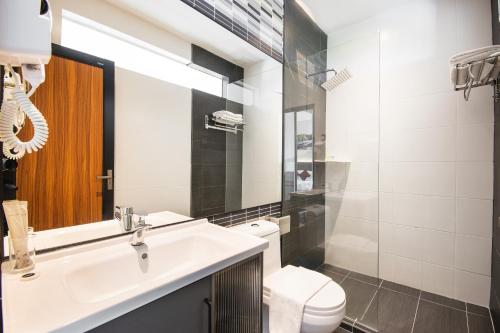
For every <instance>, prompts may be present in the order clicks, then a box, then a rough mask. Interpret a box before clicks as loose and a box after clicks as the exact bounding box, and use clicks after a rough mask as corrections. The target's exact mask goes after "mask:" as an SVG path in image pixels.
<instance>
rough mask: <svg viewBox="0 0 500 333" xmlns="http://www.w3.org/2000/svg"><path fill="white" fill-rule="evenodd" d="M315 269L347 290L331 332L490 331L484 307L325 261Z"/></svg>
mask: <svg viewBox="0 0 500 333" xmlns="http://www.w3.org/2000/svg"><path fill="white" fill-rule="evenodd" d="M318 271H320V272H321V273H323V274H325V275H328V276H329V277H331V278H332V279H333V280H334V281H335V282H337V283H339V284H340V285H341V286H342V287H343V288H344V290H345V292H346V298H347V308H346V319H345V321H344V323H343V325H342V327H340V328H339V329H337V330H336V331H335V332H334V333H346V332H352V331H354V332H380V333H493V328H492V326H491V320H490V313H489V310H488V309H487V308H483V307H480V306H477V305H473V304H468V303H465V302H461V301H457V300H454V299H450V298H446V297H443V296H439V295H435V294H431V293H428V292H425V291H421V290H418V289H414V288H410V287H406V286H403V285H400V284H396V283H393V282H389V281H384V280H381V279H377V278H373V277H370V276H366V275H363V274H359V273H356V272H351V271H347V270H345V269H342V268H338V267H334V266H331V265H327V264H325V265H322V266H321V267H320V268H319V269H318ZM351 327H354V329H352V328H351Z"/></svg>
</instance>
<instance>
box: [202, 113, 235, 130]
mask: <svg viewBox="0 0 500 333" xmlns="http://www.w3.org/2000/svg"><path fill="white" fill-rule="evenodd" d="M205 129H215V130H219V131H224V132H229V133H233V134H238V132H243V129H242V128H238V125H235V126H228V125H219V124H217V123H215V122H214V125H210V118H209V116H208V115H205Z"/></svg>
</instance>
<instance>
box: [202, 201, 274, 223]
mask: <svg viewBox="0 0 500 333" xmlns="http://www.w3.org/2000/svg"><path fill="white" fill-rule="evenodd" d="M265 216H273V217H280V216H281V202H275V203H272V204H266V205H262V206H258V207H252V208H247V209H242V210H240V211H236V212H231V213H224V214H218V215H212V216H208V217H207V219H208V222H210V223H214V224H217V225H220V226H222V227H230V226H233V225H238V224H242V223H246V222H248V221H253V220H258V219H260V218H263V217H265Z"/></svg>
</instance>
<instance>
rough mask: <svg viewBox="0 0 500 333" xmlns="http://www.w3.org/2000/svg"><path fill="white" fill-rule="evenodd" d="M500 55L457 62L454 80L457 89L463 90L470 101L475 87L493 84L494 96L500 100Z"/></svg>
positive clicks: (496, 99) (466, 98)
mask: <svg viewBox="0 0 500 333" xmlns="http://www.w3.org/2000/svg"><path fill="white" fill-rule="evenodd" d="M499 57H500V55H495V56H491V57H488V58H485V59H483V60H477V61H472V62H469V63H464V64H456V65H455V67H454V71H455V74H454V82H453V84H454V88H455V91H463V92H464V98H465V100H466V101H468V100H469V97H470V94H471V90H472V89H473V88H477V87H482V86H487V85H491V86H493V87H494V90H495V92H494V96H493V97H494V98H495V101H497V102H498V101H500V63H499V61H498V58H499ZM485 70H487V71H488V72H485Z"/></svg>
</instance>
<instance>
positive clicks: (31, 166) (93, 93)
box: [12, 0, 312, 248]
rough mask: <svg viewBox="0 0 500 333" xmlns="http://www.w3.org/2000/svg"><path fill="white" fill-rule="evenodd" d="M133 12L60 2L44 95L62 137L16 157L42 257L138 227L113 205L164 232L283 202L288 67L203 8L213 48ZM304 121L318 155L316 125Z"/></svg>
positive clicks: (41, 99)
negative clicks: (189, 222)
mask: <svg viewBox="0 0 500 333" xmlns="http://www.w3.org/2000/svg"><path fill="white" fill-rule="evenodd" d="M178 5H180V6H185V4H182V2H180V1H179V4H178ZM127 6H129V7H130V6H133V5H125V4H120V2H119V1H118V2H117V3H116V4H113V5H111V4H109V3H106V4H103V3H99V2H95V1H92V2H91V3H89V8H83V7H82V6H80V5H79V4H77V2H75V1H70V0H60V1H54V3H53V7H54V8H53V9H54V22H55V29H54V33H53V41H54V44H53V57H52V60H51V62H50V63H49V65H47V66H46V73H47V75H46V82H45V83H44V85H42V86H40V88H39V89H38V90H37V91H36V94H35V95H34V96H33V102H34V103H35V104H36V105H37V106H39V108H40V109H42V110H43V113H44V115H45V116H46V118H47V121H48V123H49V128H50V131H51V133H50V134H51V136H50V139H49V141H48V143H47V145H46V147H45V149H43V150H41V151H39V152H37V153H36V154H30V155H29V156H26V157H25V158H24V159H22V160H21V161H19V166H18V168H17V170H16V172H15V180H16V184H17V187H18V191H17V192H16V193H15V197H12V198H16V199H18V200H26V201H28V207H29V224H30V225H31V226H33V227H34V228H35V231H37V232H38V236H39V237H38V238H39V240H38V243H39V247H41V248H48V247H54V246H59V245H65V244H68V243H76V242H81V241H86V240H89V239H93V238H102V237H107V236H111V235H115V234H118V233H121V232H124V231H129V230H130V228H128V229H127V228H126V227H125V225H124V224H123V223H121V222H118V220H117V219H114V216H113V212H114V211H115V210H116V209H117V208H116V207H122V208H123V207H132V209H133V210H135V211H139V210H141V211H145V212H148V216H147V217H146V219H147V222H148V223H150V224H153V225H154V226H159V225H163V224H168V223H176V222H180V221H186V220H190V219H192V218H200V217H206V216H212V215H216V214H222V213H227V212H234V211H239V210H242V209H245V208H250V207H256V206H260V205H264V204H270V203H274V202H278V201H281V158H282V153H281V149H282V148H281V147H282V64H281V63H280V62H278V61H277V60H275V59H273V58H271V57H270V56H268V55H266V54H265V53H263V52H261V51H259V50H258V49H256V48H255V47H254V46H252V45H250V44H249V43H247V42H246V41H244V40H242V39H240V38H238V37H236V36H235V35H233V34H232V33H231V32H230V31H227V30H225V29H224V28H222V27H219V26H217V25H216V24H215V23H213V22H205V21H204V20H199V17H198V15H200V14H199V13H197V12H195V11H193V15H196V18H195V20H196V21H200V22H202V23H200V29H199V30H198V31H199V33H200V36H201V34H203V38H201V37H199V36H198V35H197V34H193V31H192V29H190V30H189V31H187V30H185V29H184V30H183V29H182V27H178V26H177V25H176V24H177V23H176V22H167V21H165V22H162V23H161V24H159V25H158V24H156V25H153V24H151V23H149V22H147V21H145V20H143V19H141V18H139V16H136V15H135V14H129V12H130V10H131V9H132V8H129V7H127ZM169 6H170V4H169ZM175 6H177V5H175ZM188 8H189V7H188ZM123 9H125V10H126V12H124V11H123ZM190 10H191V9H190ZM99 11H100V13H99V14H96V12H99ZM191 11H192V10H191ZM204 25H205V26H204ZM159 26H161V28H159ZM207 29H208V30H211V31H216V32H217V33H216V34H207V33H206V31H205V30H207ZM172 32H174V33H172ZM207 36H208V37H207ZM222 37H223V38H222ZM197 43H198V44H200V45H201V46H197V45H195V44H197ZM229 50H231V51H229ZM232 50H238V52H233V51H232ZM296 117H297V119H296V120H294V121H297V125H298V126H299V128H300V131H299V132H297V144H298V145H300V146H301V147H303V149H302V148H301V149H300V150H299V154H303V155H304V156H303V158H307V156H309V157H312V153H311V149H312V147H309V146H308V143H310V142H311V140H312V139H311V137H312V128H306V127H303V126H302V127H301V126H300V119H301V117H306V118H307V117H311V115H310V114H309V113H308V111H307V110H305V111H303V112H302V113H297V115H296ZM31 131H32V129H31V128H29V124H27V125H26V127H25V128H23V130H22V133H23V135H25V136H26V137H30V136H31V133H32V132H31ZM308 161H309V162H308V163H303V164H304V165H307V167H306V166H302V164H301V166H300V167H301V168H302V169H301V170H303V171H304V174H305V173H309V174H310V176H309V177H306V178H305V179H304V180H301V182H302V183H301V184H302V185H301V186H307V184H308V183H310V182H312V169H311V168H310V167H309V166H308V165H309V164H311V163H312V160H308ZM299 179H302V178H300V177H299V178H297V182H298V181H299ZM134 218H136V217H135V215H134ZM122 220H123V219H122ZM133 224H134V222H132V225H133ZM45 236H46V237H45Z"/></svg>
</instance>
